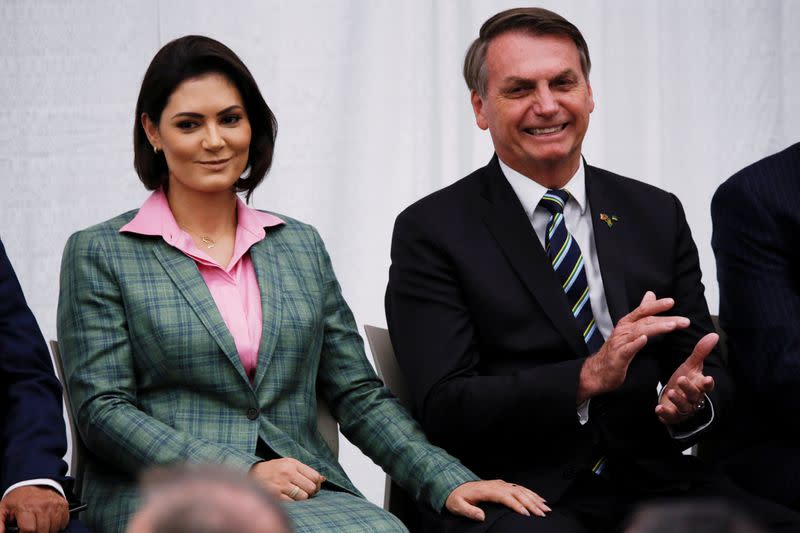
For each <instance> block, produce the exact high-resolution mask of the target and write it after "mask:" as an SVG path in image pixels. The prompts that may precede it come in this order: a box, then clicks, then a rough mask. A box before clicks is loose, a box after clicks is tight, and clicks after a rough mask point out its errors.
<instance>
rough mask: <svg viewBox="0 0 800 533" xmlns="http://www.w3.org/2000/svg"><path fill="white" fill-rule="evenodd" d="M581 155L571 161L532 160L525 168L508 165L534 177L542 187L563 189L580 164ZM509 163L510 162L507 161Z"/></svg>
mask: <svg viewBox="0 0 800 533" xmlns="http://www.w3.org/2000/svg"><path fill="white" fill-rule="evenodd" d="M580 161H581V160H580V155H579V156H578V157H577V158H576V159H574V160H571V161H532V162H530V163H528V164H527V165H525V167H524V168H515V167H513V166H512V165H508V166H510V167H511V168H513V169H514V170H516V171H517V172H519V173H520V174H522V175H523V176H525V177H526V178H528V179H532V180H533V181H535V182H536V183H538V184H539V185H541V186H542V187H547V188H548V189H561V188H562V187H564V185H566V184H567V183H569V180H571V179H572V176H574V175H575V173H576V172H577V171H578V167H579V166H580ZM506 164H508V163H506Z"/></svg>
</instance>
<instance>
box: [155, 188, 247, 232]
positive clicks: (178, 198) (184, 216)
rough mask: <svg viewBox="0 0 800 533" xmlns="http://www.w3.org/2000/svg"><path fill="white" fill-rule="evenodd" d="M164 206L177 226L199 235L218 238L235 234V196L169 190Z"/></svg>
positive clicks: (228, 193) (223, 193)
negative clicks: (167, 206) (166, 204)
mask: <svg viewBox="0 0 800 533" xmlns="http://www.w3.org/2000/svg"><path fill="white" fill-rule="evenodd" d="M167 202H169V208H170V210H171V211H172V215H173V216H174V217H175V222H177V223H178V226H181V227H182V228H184V229H186V230H189V231H190V232H191V233H195V234H198V235H207V236H209V237H213V238H219V237H221V236H224V235H226V234H227V235H229V234H235V233H236V194H235V193H234V192H233V191H221V192H213V193H206V192H198V191H192V190H187V189H185V188H182V187H172V186H171V187H170V188H169V190H168V191H167Z"/></svg>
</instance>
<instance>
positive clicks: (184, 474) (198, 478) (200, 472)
mask: <svg viewBox="0 0 800 533" xmlns="http://www.w3.org/2000/svg"><path fill="white" fill-rule="evenodd" d="M142 493H143V496H142V500H143V503H142V507H141V508H140V509H139V510H138V511H137V512H136V514H135V515H134V516H133V518H132V519H131V521H130V523H129V524H128V529H127V531H126V533H228V532H231V531H235V532H237V533H290V532H291V527H290V525H289V519H288V518H287V517H286V514H285V513H284V512H283V509H281V508H280V506H279V504H278V503H277V500H275V498H273V497H272V496H271V495H270V494H269V492H267V490H266V489H264V487H263V486H261V485H259V484H258V483H256V482H255V481H253V480H252V479H249V478H248V477H246V476H245V475H244V474H242V473H237V472H236V471H231V470H228V469H223V468H213V467H211V466H205V467H204V466H195V467H188V466H183V467H173V468H164V469H155V470H153V471H150V472H146V473H145V475H144V476H143V481H142Z"/></svg>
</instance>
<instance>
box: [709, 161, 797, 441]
mask: <svg viewBox="0 0 800 533" xmlns="http://www.w3.org/2000/svg"><path fill="white" fill-rule="evenodd" d="M758 177H761V176H760V175H759V176H758ZM773 193H774V194H775V196H776V197H777V196H780V194H781V193H780V191H773ZM786 202H787V205H792V204H791V200H788V201H786ZM776 203H777V202H776V201H773V199H772V198H765V197H761V196H760V195H759V192H758V191H756V190H754V188H748V187H747V182H746V181H744V180H740V181H736V180H735V179H733V180H730V181H728V182H726V183H725V184H723V185H722V186H721V187H720V188H719V190H718V191H717V193H716V194H715V195H714V199H713V201H712V204H711V216H712V219H713V223H714V234H713V238H712V244H713V246H714V253H715V255H716V260H717V279H718V281H719V289H720V321H721V324H722V327H723V329H724V330H725V332H726V333H727V335H728V350H729V358H730V361H731V366H732V368H733V369H734V370H735V371H736V377H737V379H739V380H740V382H741V383H740V384H741V386H742V388H743V389H746V390H747V391H748V392H751V393H755V394H756V395H757V397H758V401H759V404H760V405H759V406H756V408H757V409H761V408H764V409H767V410H768V411H770V412H776V413H780V414H788V416H779V417H778V418H780V423H781V427H784V428H786V429H787V430H789V429H790V430H792V431H794V432H795V433H797V432H798V431H799V430H800V424H798V422H797V417H796V416H795V415H796V413H797V412H798V411H800V395H798V392H797V385H798V376H800V285H799V284H798V283H799V282H800V274H798V259H797V246H796V242H797V235H798V231H800V225H798V224H797V222H796V220H797V215H796V213H789V212H786V211H787V210H786V209H784V208H782V207H779V206H777V205H774V204H776ZM795 208H796V206H792V209H795Z"/></svg>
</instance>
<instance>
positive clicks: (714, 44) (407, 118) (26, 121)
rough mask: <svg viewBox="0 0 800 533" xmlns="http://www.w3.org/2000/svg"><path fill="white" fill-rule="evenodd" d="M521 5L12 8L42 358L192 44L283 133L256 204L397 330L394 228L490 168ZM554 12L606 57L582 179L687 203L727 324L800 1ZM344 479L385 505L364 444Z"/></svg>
mask: <svg viewBox="0 0 800 533" xmlns="http://www.w3.org/2000/svg"><path fill="white" fill-rule="evenodd" d="M515 5H518V4H516V3H514V2H508V1H501V0H494V1H489V0H406V1H398V0H348V1H345V0H341V1H334V0H286V1H276V0H273V1H265V0H257V1H255V0H254V1H251V2H243V1H242V2H235V1H228V2H220V1H218V0H214V1H208V0H203V1H198V0H177V1H176V0H135V1H130V2H121V1H109V0H86V1H57V0H0V67H1V68H0V238H2V240H3V242H4V243H5V245H6V248H7V250H8V253H9V255H10V257H11V259H12V261H13V263H14V265H15V267H16V270H17V273H18V275H19V277H20V280H21V283H22V285H23V287H24V289H25V292H26V295H27V298H28V301H29V303H30V305H31V307H32V308H33V311H34V313H35V314H36V317H37V318H38V320H39V324H40V326H41V328H42V330H43V331H44V334H45V337H47V338H52V337H54V336H55V308H56V301H57V295H58V273H59V264H60V260H61V252H62V250H63V246H64V243H65V241H66V239H67V237H68V236H69V235H70V234H71V233H72V232H74V231H76V230H78V229H80V228H83V227H86V226H88V225H91V224H94V223H97V222H99V221H102V220H105V219H107V218H110V217H112V216H114V215H116V214H118V213H120V212H122V211H126V210H128V209H131V208H134V207H137V206H138V205H139V204H140V203H141V202H142V201H143V200H144V198H145V197H146V192H145V191H144V189H143V188H142V186H141V185H140V182H139V181H138V179H137V177H136V175H135V173H134V171H133V167H132V159H133V154H132V148H131V145H132V143H131V130H132V126H133V120H134V117H133V110H134V105H135V101H136V96H137V93H138V90H139V83H140V82H141V78H142V75H143V74H144V71H145V69H146V67H147V65H148V63H149V61H150V59H151V58H152V56H153V54H154V53H155V52H156V51H157V50H158V48H159V47H160V46H161V45H163V44H164V43H166V42H167V41H168V40H170V39H173V38H175V37H178V36H181V35H184V34H187V33H200V34H205V35H209V36H211V37H214V38H217V39H219V40H221V41H223V42H224V43H226V44H227V45H229V46H230V47H231V48H233V49H234V51H236V52H237V53H238V54H239V55H240V56H241V57H242V59H243V60H244V61H245V63H246V64H247V65H248V66H249V67H250V69H251V70H252V71H253V74H254V75H255V77H256V80H257V81H258V82H259V84H260V87H261V89H262V91H263V93H264V95H265V98H266V99H267V102H268V103H269V104H270V105H271V107H272V109H273V111H274V112H275V114H276V115H277V117H278V122H279V135H278V143H277V149H276V157H275V165H274V167H273V170H272V172H271V174H270V175H269V177H268V179H267V180H266V182H265V183H264V184H263V185H262V186H261V188H260V189H259V190H258V191H256V194H255V196H254V205H255V206H256V207H259V208H266V209H271V210H275V211H278V212H283V213H285V214H289V215H291V216H294V217H297V218H300V219H301V220H305V221H307V222H310V223H312V224H314V225H315V226H316V227H317V228H318V229H319V230H320V232H321V234H322V236H323V238H324V239H325V241H326V243H327V246H328V249H329V251H330V253H331V256H332V258H333V263H334V266H335V267H336V270H337V273H338V276H339V280H340V282H341V284H342V287H343V290H344V294H345V296H346V297H347V299H348V301H349V302H350V305H351V306H352V308H353V311H354V313H355V316H356V319H357V321H358V322H359V324H364V323H371V324H377V325H384V324H385V319H384V314H383V292H384V289H385V284H386V279H387V268H388V265H389V243H390V237H391V230H392V224H393V221H394V218H395V216H396V215H397V214H398V213H399V212H400V211H401V210H402V209H403V208H404V207H405V206H407V205H408V204H410V203H411V202H413V201H414V200H416V199H418V198H420V197H421V196H423V195H425V194H427V193H429V192H431V191H433V190H436V189H438V188H441V187H442V186H444V185H447V184H449V183H451V182H453V181H455V180H456V179H457V178H459V177H461V176H463V175H465V174H467V173H468V172H469V171H471V170H473V169H474V168H476V167H478V166H482V165H484V164H485V163H486V162H487V161H488V160H489V158H490V157H491V154H492V148H491V143H490V141H489V136H488V134H487V133H484V132H482V131H480V130H479V129H478V128H477V127H476V126H475V125H474V121H473V117H472V111H471V108H470V106H469V99H468V94H467V90H466V88H465V86H464V83H463V81H462V79H461V77H460V73H461V61H462V59H463V54H464V52H465V50H466V48H467V46H468V45H469V43H470V42H471V40H472V39H473V38H474V37H475V36H476V35H477V31H478V28H479V27H480V24H481V23H482V22H483V21H484V20H485V19H486V18H488V17H489V16H490V15H492V14H494V13H495V12H497V11H499V10H501V9H505V8H507V7H512V6H515ZM539 5H542V6H544V7H549V8H551V9H554V10H556V11H558V12H560V13H561V14H563V15H564V16H566V17H567V18H568V19H570V20H571V21H572V22H574V23H575V24H576V25H577V26H578V27H579V28H581V30H582V32H583V33H584V36H585V37H586V40H587V41H588V43H589V49H590V52H591V55H592V61H593V64H594V68H593V72H592V76H591V83H592V86H593V89H594V96H595V102H596V104H597V107H596V110H595V112H594V114H593V116H592V124H591V126H590V128H589V134H588V135H587V138H586V142H585V144H584V154H585V156H586V158H587V159H588V161H589V162H590V163H591V164H594V165H598V166H601V167H605V168H607V169H609V170H613V171H616V172H619V173H622V174H624V175H628V176H632V177H637V178H639V179H642V180H644V181H647V182H649V183H653V184H656V185H659V186H661V187H663V188H666V189H668V190H670V191H672V192H675V193H676V194H677V195H678V197H679V198H680V199H681V200H682V201H683V203H684V206H685V208H686V212H687V215H688V218H689V223H690V224H691V226H692V228H693V232H694V237H695V240H696V242H697V244H698V247H699V249H700V257H701V262H702V267H703V272H704V273H705V276H704V282H705V284H706V294H707V297H708V299H709V304H710V305H711V308H712V311H716V309H717V288H716V280H715V269H714V259H713V254H712V252H711V248H710V245H709V242H710V237H711V224H710V216H709V202H710V199H711V195H712V194H713V192H714V190H715V189H716V187H717V185H718V184H719V183H721V181H722V180H724V179H725V178H726V177H727V176H729V175H730V174H732V173H733V172H735V171H736V170H738V169H739V168H741V167H743V166H744V165H746V164H748V163H750V162H752V161H755V160H757V159H760V158H761V157H764V156H766V155H768V154H769V153H772V152H775V151H777V150H778V149H782V148H784V147H785V146H787V145H789V144H791V143H793V142H797V141H798V140H800V98H797V96H796V94H797V91H798V87H800V32H798V31H797V25H798V22H800V1H797V0H783V1H780V0H772V1H764V0H705V1H699V0H679V1H672V2H660V1H657V0H608V1H601V0H561V1H555V0H542V1H541V2H540V3H539ZM792 94H795V96H794V97H792V96H791V95H792ZM643 230H646V228H643ZM341 458H342V462H343V464H344V466H345V468H346V470H347V472H348V473H349V474H350V476H351V477H352V479H353V481H354V482H355V483H356V485H357V486H358V487H359V488H360V489H362V490H363V491H364V493H365V494H366V495H367V496H368V497H369V499H371V500H372V501H374V502H376V503H381V501H382V495H383V474H382V472H380V470H379V469H378V468H377V467H376V466H374V465H373V464H372V463H371V462H370V461H369V459H366V458H365V457H364V456H363V455H361V454H360V452H359V451H358V450H356V449H355V448H353V447H352V446H349V445H348V444H346V443H345V445H344V447H343V450H342V453H341Z"/></svg>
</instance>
